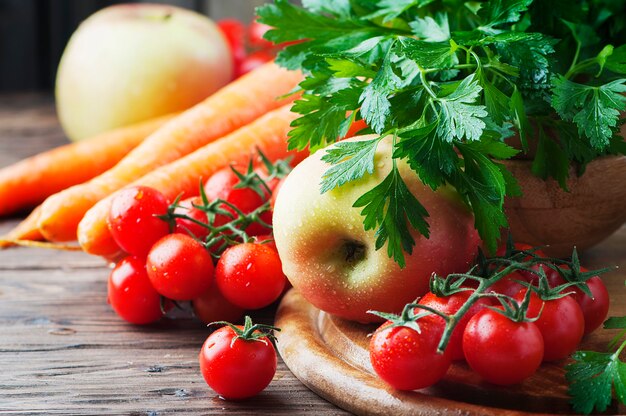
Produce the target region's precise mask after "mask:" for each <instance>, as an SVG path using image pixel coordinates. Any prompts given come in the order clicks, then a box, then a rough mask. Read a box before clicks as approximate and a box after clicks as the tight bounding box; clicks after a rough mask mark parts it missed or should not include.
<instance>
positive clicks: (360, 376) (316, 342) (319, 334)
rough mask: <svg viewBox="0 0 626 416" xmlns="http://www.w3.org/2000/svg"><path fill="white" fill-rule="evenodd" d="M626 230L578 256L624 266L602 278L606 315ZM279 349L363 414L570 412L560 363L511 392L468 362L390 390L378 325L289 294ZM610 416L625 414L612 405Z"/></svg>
mask: <svg viewBox="0 0 626 416" xmlns="http://www.w3.org/2000/svg"><path fill="white" fill-rule="evenodd" d="M625 254H626V227H623V228H622V229H621V230H620V231H619V232H618V233H617V234H615V235H614V236H613V237H611V238H610V239H609V240H607V242H605V243H603V244H602V245H600V246H598V247H597V248H595V249H593V250H591V251H590V252H589V253H588V254H587V255H585V256H584V257H583V264H586V265H589V267H591V268H596V267H597V268H600V267H604V266H608V265H617V266H621V269H618V270H616V271H614V272H610V273H608V274H606V275H604V281H605V283H606V284H607V287H608V289H609V293H611V310H610V313H609V314H610V315H611V316H617V315H620V316H621V315H626V288H625V287H624V280H625V279H626V255H625ZM276 326H278V327H280V328H281V332H279V333H277V336H278V349H279V352H280V354H281V356H282V358H283V360H284V362H285V363H286V364H287V366H288V367H289V369H290V370H291V371H292V372H293V373H294V374H295V376H296V377H297V378H299V379H300V380H301V381H302V382H303V383H304V384H305V385H306V386H308V387H309V388H310V389H311V390H313V391H314V392H316V393H317V394H319V395H320V396H322V397H324V398H325V399H327V400H329V401H330V402H332V403H334V404H335V405H337V406H339V407H342V408H344V409H346V410H349V411H351V412H353V413H356V414H362V415H431V414H437V415H523V414H528V413H539V414H571V413H573V412H572V409H571V407H570V406H569V404H568V400H569V397H568V395H567V385H566V382H565V377H564V374H565V373H564V370H563V364H564V363H557V364H543V365H542V367H541V368H540V369H539V370H538V372H537V373H536V374H535V375H534V376H532V377H531V378H529V379H527V380H526V381H524V382H523V383H521V384H519V385H516V386H513V387H499V386H494V385H492V384H489V383H486V382H483V381H481V380H480V377H479V376H478V375H476V374H475V373H474V372H472V371H471V370H470V369H469V367H468V366H467V364H465V363H457V364H453V366H452V368H451V370H450V371H449V373H448V374H447V376H446V377H445V378H444V380H442V381H441V382H439V383H437V384H436V385H435V386H433V387H431V388H428V389H424V390H419V391H411V392H401V391H397V390H394V389H392V388H390V387H388V386H387V385H386V384H385V383H384V382H383V381H382V380H380V379H379V378H378V377H377V376H376V375H375V374H374V371H373V369H372V367H371V364H370V362H369V355H368V349H367V347H368V343H369V338H368V334H370V333H371V332H372V331H374V330H375V329H376V325H362V324H357V323H354V322H349V321H345V320H342V319H339V318H336V317H333V316H331V315H329V314H326V313H325V312H321V311H320V310H318V309H316V308H315V307H313V306H312V305H311V304H309V303H308V302H307V301H306V300H305V299H304V298H303V297H302V296H301V295H300V294H299V293H297V292H296V291H295V290H293V289H292V290H291V291H290V292H289V293H288V294H287V295H286V296H285V297H284V298H283V300H282V303H281V304H280V306H279V309H278V312H277V315H276ZM613 335H615V332H614V331H608V330H603V329H599V330H597V331H596V332H595V333H593V334H591V335H590V336H588V337H586V338H585V339H584V340H583V343H582V345H581V347H580V349H591V350H596V351H603V350H604V348H605V346H606V343H607V342H608V340H610V339H611V337H612V336H613ZM607 413H608V414H626V407H624V406H621V405H620V406H618V405H616V404H614V406H613V407H611V408H610V409H609V410H608V411H607Z"/></svg>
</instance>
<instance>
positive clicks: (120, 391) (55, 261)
mask: <svg viewBox="0 0 626 416" xmlns="http://www.w3.org/2000/svg"><path fill="white" fill-rule="evenodd" d="M62 143H65V138H64V136H63V134H62V132H61V130H60V127H59V125H58V121H57V119H56V116H55V113H54V106H53V101H52V99H51V97H50V96H45V95H13V96H0V167H2V166H6V165H8V164H10V163H12V162H15V161H17V160H19V159H21V158H23V157H26V156H29V155H31V154H34V153H36V152H38V151H41V150H44V149H47V148H51V147H53V146H56V145H59V144H62ZM0 203H2V201H0ZM18 220H19V217H16V218H8V219H6V218H5V219H0V235H1V234H3V232H4V231H6V230H8V229H9V228H10V227H12V226H13V225H15V224H16V223H17V221H18ZM582 258H583V262H584V264H586V265H588V266H589V267H592V268H599V267H603V266H606V265H617V266H620V267H621V269H619V270H617V271H614V272H612V273H609V274H607V275H606V277H605V282H606V283H607V285H608V287H609V290H610V291H611V296H612V297H613V298H614V302H613V304H612V310H611V313H612V314H622V315H623V314H625V313H626V289H625V288H624V280H625V279H626V227H622V228H621V229H620V230H619V231H618V232H617V233H615V234H614V235H613V236H612V237H611V238H609V239H608V240H606V241H605V242H603V243H602V244H600V245H598V246H596V247H594V248H593V249H591V250H589V251H588V252H586V253H584V254H583V256H582ZM108 273H109V269H108V267H107V264H106V263H105V262H104V261H103V260H101V259H100V258H96V257H91V256H88V255H86V254H83V253H79V252H58V251H51V250H42V249H33V248H13V249H9V250H4V251H0V414H3V413H6V414H16V413H19V414H150V415H157V414H165V413H182V414H200V413H202V414H206V413H210V414H214V413H221V412H224V413H231V414H251V413H259V414H278V413H285V414H286V413H288V414H302V413H311V414H347V413H346V412H344V411H343V410H341V409H339V408H337V407H335V406H334V405H332V404H330V403H329V402H327V401H325V400H324V399H322V398H320V397H318V396H317V395H316V394H314V393H312V392H311V391H310V390H308V389H307V388H306V387H305V386H304V385H303V384H301V383H300V382H299V381H298V380H297V379H296V378H295V377H294V376H293V374H291V372H290V371H289V370H288V369H287V367H286V366H285V364H284V363H283V362H282V361H279V367H278V371H277V373H276V376H275V379H274V381H273V382H272V384H271V385H270V386H269V387H268V388H267V389H266V390H265V391H264V392H263V393H261V394H260V395H259V396H257V397H255V398H254V399H251V400H247V401H242V402H226V401H223V400H221V399H219V398H218V397H217V396H216V395H215V394H214V393H213V392H212V391H211V390H210V389H209V388H208V387H207V386H206V385H205V383H204V381H203V380H202V377H201V375H200V372H199V368H198V363H197V354H198V351H199V349H200V346H201V344H202V342H203V341H204V339H205V337H206V336H207V333H208V331H207V329H206V328H205V327H203V325H201V324H200V323H198V322H197V321H194V320H192V319H178V320H164V321H163V322H161V323H159V324H158V325H151V326H146V327H138V326H133V325H129V324H126V323H124V322H123V321H121V320H120V319H119V318H118V317H117V316H116V315H115V314H114V313H113V311H112V310H111V309H110V307H109V306H108V305H107V303H106V279H107V275H108ZM273 313H274V309H272V308H268V309H265V310H262V311H259V312H257V313H256V314H255V317H256V318H259V319H260V320H262V321H265V322H271V321H272V319H273ZM599 340H600V339H599V338H598V339H597V340H596V335H594V337H593V338H592V339H590V340H589V342H591V343H592V344H594V341H599ZM602 343H604V341H603V342H602ZM462 409H463V405H461V404H460V405H459V407H458V409H457V411H458V412H460V413H463V411H462ZM615 409H616V408H613V411H615ZM619 409H620V410H618V412H621V408H619ZM448 410H451V409H448Z"/></svg>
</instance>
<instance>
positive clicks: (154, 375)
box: [0, 248, 339, 414]
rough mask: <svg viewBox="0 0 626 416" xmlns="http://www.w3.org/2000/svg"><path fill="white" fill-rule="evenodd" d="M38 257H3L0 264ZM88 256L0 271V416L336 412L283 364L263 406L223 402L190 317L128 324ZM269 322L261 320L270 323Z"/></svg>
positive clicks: (201, 330) (267, 314)
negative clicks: (203, 371) (204, 369)
mask: <svg viewBox="0 0 626 416" xmlns="http://www.w3.org/2000/svg"><path fill="white" fill-rule="evenodd" d="M32 252H33V250H31V249H24V248H19V249H16V250H15V251H13V252H12V254H11V255H9V254H7V253H9V252H8V251H4V252H0V264H4V262H5V261H6V260H7V258H8V257H14V258H19V259H22V260H24V259H26V258H28V257H29V256H30V254H31V253H32ZM46 253H47V257H48V260H51V259H52V258H53V257H55V255H56V253H54V252H46ZM83 257H88V256H87V255H85V254H82V253H69V254H68V255H67V256H66V259H67V260H68V261H70V262H73V266H72V267H71V268H59V267H58V265H54V264H53V263H51V264H49V266H48V267H46V268H45V269H42V270H32V269H20V270H6V269H0V288H1V289H0V332H1V333H2V336H1V337H0V369H2V371H1V372H0V413H1V412H5V413H6V412H19V413H20V414H36V413H45V414H61V413H80V414H105V413H106V414H111V413H125V414H128V413H141V414H150V413H151V412H155V414H161V413H167V412H172V411H181V412H183V413H185V414H201V413H211V412H218V411H220V412H222V411H226V412H229V413H234V414H247V413H249V412H251V411H253V410H254V411H258V412H261V413H272V414H274V413H276V414H279V413H289V414H293V413H299V412H306V411H310V410H312V409H315V413H316V414H318V413H333V414H338V413H339V412H337V410H336V408H335V407H334V406H332V405H331V404H329V403H327V402H325V401H322V400H321V399H319V398H318V397H317V396H316V395H315V394H313V393H312V392H310V391H309V390H308V389H307V388H306V387H304V386H303V385H302V384H301V383H300V382H298V381H297V379H296V378H295V377H294V376H293V375H292V374H291V373H290V372H289V371H288V370H287V368H286V367H285V365H284V364H283V363H282V362H281V363H280V364H279V368H278V371H277V374H276V376H275V380H274V382H273V383H272V384H271V385H270V387H269V388H268V389H267V390H266V391H264V392H263V393H261V394H260V395H259V396H258V397H257V398H255V399H253V400H249V401H246V402H241V403H239V402H226V401H223V400H220V399H218V398H217V397H216V396H215V394H214V393H213V392H212V391H211V390H210V389H209V388H208V387H207V386H206V384H205V383H204V380H203V379H202V376H201V375H200V371H199V367H198V362H197V355H198V352H199V350H200V346H201V345H202V342H203V341H204V339H205V338H206V336H207V335H208V330H207V329H206V328H205V327H204V325H202V324H201V323H200V322H198V321H196V320H194V319H188V318H187V319H178V320H164V321H163V322H161V323H159V324H157V325H150V326H145V327H140V326H134V325H129V324H126V323H124V322H123V321H122V320H120V319H119V318H118V317H117V316H116V315H115V314H114V312H113V311H112V310H111V308H110V307H109V306H108V305H107V303H106V277H107V274H108V270H107V269H106V268H105V267H96V268H92V267H91V266H89V267H86V266H85V264H88V263H85V261H84V260H83V259H82V258H83ZM46 264H48V263H46ZM272 314H273V309H268V310H264V311H261V312H260V314H258V315H260V316H259V318H260V319H262V320H264V321H266V322H267V321H269V320H271V316H272Z"/></svg>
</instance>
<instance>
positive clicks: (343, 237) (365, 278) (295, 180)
mask: <svg viewBox="0 0 626 416" xmlns="http://www.w3.org/2000/svg"><path fill="white" fill-rule="evenodd" d="M371 138H372V136H360V137H357V138H353V139H349V140H367V139H371ZM391 149H392V144H391V140H390V138H386V139H383V140H382V141H381V142H380V143H379V145H378V148H377V151H376V154H375V161H374V166H375V167H376V168H375V170H374V172H373V173H372V174H371V175H370V174H366V175H365V176H364V177H362V178H361V179H359V180H356V181H353V182H350V183H347V184H345V185H343V186H341V187H339V188H335V189H334V190H332V191H329V192H326V193H324V194H320V192H319V189H320V182H321V179H322V175H323V174H324V172H326V170H327V169H328V168H329V165H328V164H327V163H325V162H324V161H322V160H321V157H322V156H323V155H324V154H325V151H324V150H320V151H318V152H317V153H315V154H313V155H311V156H309V157H308V158H307V159H305V160H304V161H303V162H301V163H300V164H299V165H298V166H296V168H295V169H294V170H293V171H292V172H291V173H290V174H289V176H287V178H286V179H285V181H284V182H283V184H282V186H281V188H280V192H279V193H278V195H277V197H276V201H275V205H274V217H273V224H274V239H275V241H276V247H277V249H278V252H279V254H280V258H281V261H282V264H283V272H284V273H285V275H286V276H287V277H288V278H289V281H290V282H291V284H292V285H293V286H294V288H295V289H296V290H298V291H299V292H300V293H301V294H302V295H303V296H304V297H305V298H306V299H307V300H308V301H309V302H311V303H312V304H313V305H314V306H316V307H317V308H319V309H321V310H324V311H326V312H329V313H332V314H335V315H337V316H340V317H342V318H346V319H350V320H356V321H360V322H369V321H375V320H379V318H378V317H376V316H374V315H371V314H368V313H367V311H368V310H377V311H382V312H395V313H399V312H400V311H401V310H402V308H403V306H404V305H405V304H406V303H409V302H412V301H414V300H415V299H416V298H417V297H419V296H421V295H423V294H424V293H426V292H427V291H428V283H429V279H430V277H431V274H432V273H437V274H439V275H444V276H445V275H447V274H449V273H453V272H464V271H467V269H468V266H469V265H470V264H471V262H472V260H473V259H474V256H475V255H476V253H477V249H478V246H479V244H480V240H479V237H478V233H477V232H476V230H475V229H474V226H473V223H474V218H473V216H472V214H471V212H470V211H469V209H468V208H467V207H466V206H465V205H464V204H463V203H462V202H461V200H460V198H459V197H458V195H457V194H456V192H455V191H454V190H453V189H451V188H446V187H442V188H440V190H438V191H437V192H433V191H432V190H431V189H430V188H428V187H427V186H425V185H424V184H423V183H422V182H421V181H420V180H419V179H418V178H417V176H416V175H415V173H414V172H412V171H411V169H410V168H409V167H408V165H406V163H404V162H402V161H398V168H399V171H400V175H401V176H402V178H403V179H404V181H405V183H406V184H407V187H408V188H409V190H410V191H411V192H412V193H413V195H415V197H416V198H417V199H418V200H419V201H420V202H421V203H422V204H423V205H424V206H425V208H426V209H427V210H428V212H429V213H430V217H428V218H427V219H428V222H429V224H430V238H428V239H427V238H425V237H423V236H422V235H420V234H419V233H418V232H417V231H416V230H412V231H411V235H412V236H413V238H414V239H415V242H416V244H415V247H414V248H413V253H412V254H411V255H406V267H404V268H400V267H399V266H398V264H397V263H395V262H394V261H393V259H391V258H389V257H388V255H387V250H386V248H387V247H386V246H385V247H383V248H382V249H380V250H376V249H375V241H376V236H375V231H374V230H369V231H366V230H365V229H364V228H363V216H362V215H361V208H354V207H353V206H352V205H353V204H354V202H355V201H356V200H357V198H358V197H360V196H361V195H363V194H364V193H365V192H367V191H369V190H370V189H372V188H373V187H374V186H376V185H378V184H379V183H380V182H382V180H383V179H384V178H385V177H386V176H387V174H388V173H389V172H390V170H391V164H392V162H391Z"/></svg>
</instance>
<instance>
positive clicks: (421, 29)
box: [409, 13, 450, 42]
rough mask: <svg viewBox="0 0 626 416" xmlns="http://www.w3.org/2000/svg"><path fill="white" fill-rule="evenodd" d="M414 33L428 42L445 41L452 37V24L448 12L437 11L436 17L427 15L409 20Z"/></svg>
mask: <svg viewBox="0 0 626 416" xmlns="http://www.w3.org/2000/svg"><path fill="white" fill-rule="evenodd" d="M409 26H410V27H411V29H412V30H413V33H414V34H415V35H416V36H417V37H419V38H420V39H421V40H424V41H426V42H444V41H447V40H449V39H450V26H449V24H448V15H447V14H446V13H437V14H435V17H434V18H432V17H430V16H426V17H424V18H423V19H422V18H419V17H418V18H416V19H415V20H413V21H412V22H409Z"/></svg>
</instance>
